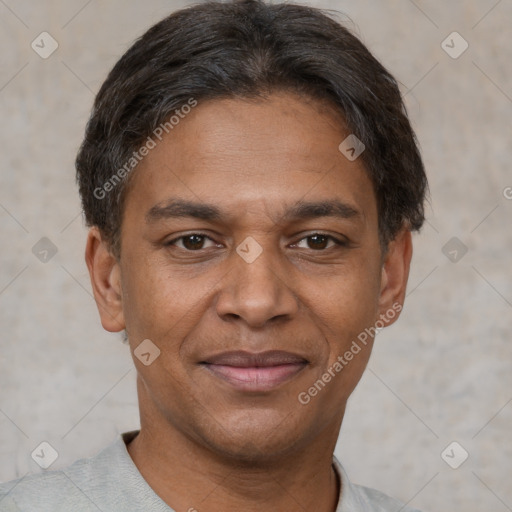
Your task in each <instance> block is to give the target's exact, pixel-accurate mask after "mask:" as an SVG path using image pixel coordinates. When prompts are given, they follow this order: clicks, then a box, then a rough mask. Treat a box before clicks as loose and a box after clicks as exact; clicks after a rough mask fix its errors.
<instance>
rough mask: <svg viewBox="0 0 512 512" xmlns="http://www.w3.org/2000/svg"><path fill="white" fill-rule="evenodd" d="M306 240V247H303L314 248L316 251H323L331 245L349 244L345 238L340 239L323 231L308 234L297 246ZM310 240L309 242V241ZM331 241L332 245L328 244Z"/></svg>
mask: <svg viewBox="0 0 512 512" xmlns="http://www.w3.org/2000/svg"><path fill="white" fill-rule="evenodd" d="M304 241H306V242H305V243H306V245H307V246H306V247H302V248H304V249H313V250H315V251H321V250H325V249H330V248H331V247H335V246H342V247H343V246H347V245H348V243H347V242H346V241H343V240H338V239H337V238H334V237H333V236H331V235H326V234H323V233H313V234H311V235H308V236H306V237H304V238H302V239H301V240H299V242H298V243H297V244H294V245H296V246H297V247H300V245H299V244H301V243H302V242H304ZM308 241H309V242H308ZM329 241H331V242H332V245H328V242H329Z"/></svg>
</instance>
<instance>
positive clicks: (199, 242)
mask: <svg viewBox="0 0 512 512" xmlns="http://www.w3.org/2000/svg"><path fill="white" fill-rule="evenodd" d="M202 239H203V237H202V236H200V235H189V236H187V237H185V238H184V240H183V244H184V245H185V247H186V248H187V249H200V248H201V245H202V241H203V240H202ZM191 240H194V241H193V242H192V243H189V242H190V241H191Z"/></svg>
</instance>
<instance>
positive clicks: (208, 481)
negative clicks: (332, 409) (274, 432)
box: [128, 421, 341, 512]
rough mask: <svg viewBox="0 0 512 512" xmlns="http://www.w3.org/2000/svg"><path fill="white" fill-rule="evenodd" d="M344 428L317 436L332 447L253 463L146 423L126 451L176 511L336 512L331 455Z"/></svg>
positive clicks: (310, 448) (315, 446)
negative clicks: (326, 440)
mask: <svg viewBox="0 0 512 512" xmlns="http://www.w3.org/2000/svg"><path fill="white" fill-rule="evenodd" d="M340 424H341V421H340V422H339V424H338V425H337V426H336V425H334V426H333V428H332V430H333V431H331V432H329V431H328V430H331V429H325V430H324V431H323V432H322V434H321V436H318V437H320V438H322V439H326V438H333V439H334V443H325V442H322V443H318V442H314V443H311V444H309V445H308V446H307V447H306V448H305V449H303V450H297V452H293V453H290V454H288V455H287V456H285V457H279V458H278V459H270V460H267V461H265V460H260V461H258V462H257V463H254V462H251V463H249V462H241V461H239V460H233V459H229V458H224V457H222V456H219V455H218V454H216V453H213V452H212V451H210V450H208V449H207V448H206V447H205V446H204V445H198V444H197V443H196V442H195V441H193V440H191V439H190V438H189V437H187V436H184V435H182V434H181V433H180V432H179V431H178V430H176V429H174V428H172V426H170V425H169V424H168V425H167V427H168V428H167V430H166V431H165V432H162V431H155V429H154V428H151V425H154V423H153V422H150V423H149V422H148V424H146V425H145V424H144V422H143V421H142V422H141V431H140V433H139V435H138V436H137V437H136V438H135V439H134V440H133V441H132V442H131V443H130V444H129V445H128V452H129V454H130V456H131V458H132V460H133V461H134V463H135V465H136V466H137V468H138V470H139V471H140V473H141V474H142V476H143V477H144V479H145V480H146V481H147V482H148V484H149V485H150V487H151V488H152V489H153V490H154V491H155V493H156V494H158V495H159V496H160V498H161V499H162V500H163V501H164V502H166V503H167V504H168V505H169V506H170V507H172V508H173V509H175V510H183V511H188V512H194V511H197V512H200V511H202V510H208V512H232V511H233V512H235V511H237V512H238V511H240V510H244V512H256V511H258V512H260V511H261V510H272V511H276V512H281V511H282V512H295V511H296V512H304V511H305V510H315V512H335V510H336V506H337V503H338V497H339V495H340V489H339V487H340V482H339V481H338V477H337V475H336V471H335V470H334V467H333V464H332V454H333V451H334V446H335V441H336V439H337V435H338V432H339V427H340ZM336 427H337V428H336ZM332 434H334V437H332Z"/></svg>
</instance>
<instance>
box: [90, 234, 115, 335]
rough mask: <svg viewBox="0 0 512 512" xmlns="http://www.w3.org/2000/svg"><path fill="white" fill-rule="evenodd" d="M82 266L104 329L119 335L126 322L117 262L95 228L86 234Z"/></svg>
mask: <svg viewBox="0 0 512 512" xmlns="http://www.w3.org/2000/svg"><path fill="white" fill-rule="evenodd" d="M85 262H86V264H87V268H88V269H89V276H90V278H91V285H92V290H93V293H94V299H95V300H96V305H97V307H98V311H99V313H100V318H101V324H102V325H103V328H104V329H105V330H107V331H109V332H119V331H122V330H123V329H125V322H124V315H123V303H122V293H121V271H120V267H119V262H118V261H117V259H116V258H115V257H114V255H113V254H112V253H111V252H110V250H109V247H108V244H107V243H106V242H105V241H104V240H103V238H102V236H101V233H100V231H99V229H98V228H97V227H96V226H93V227H92V228H91V229H90V230H89V235H88V237H87V246H86V249H85Z"/></svg>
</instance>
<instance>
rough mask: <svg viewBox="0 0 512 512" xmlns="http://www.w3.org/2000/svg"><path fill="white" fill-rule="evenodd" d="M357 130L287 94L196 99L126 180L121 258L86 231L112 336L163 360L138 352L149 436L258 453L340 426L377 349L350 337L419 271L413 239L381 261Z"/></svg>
mask: <svg viewBox="0 0 512 512" xmlns="http://www.w3.org/2000/svg"><path fill="white" fill-rule="evenodd" d="M348 134H349V133H348V132H346V131H344V129H343V120H342V118H341V117H339V114H336V113H335V112H334V111H333V110H332V109H330V108H329V106H328V105H324V104H322V103H320V102H317V101H312V100H308V101H305V100H304V99H301V98H299V97H296V96H294V95H292V94H289V93H274V94H272V95H271V96H269V97H268V98H267V99H260V100H251V101H249V100H238V99H225V100H212V101H208V102H204V103H199V105H198V106H197V107H196V108H195V109H193V110H192V112H191V113H190V114H188V116H187V117H186V118H185V119H183V120H181V122H180V123H179V125H178V126H176V127H175V128H174V129H173V131H171V132H170V133H169V134H168V135H167V136H166V138H164V139H163V140H162V142H161V143H160V144H159V145H157V147H156V148H154V149H153V150H152V151H151V152H150V153H149V154H148V156H146V157H145V159H144V160H143V161H142V162H141V164H140V165H139V167H138V168H137V170H136V172H135V174H134V175H133V177H132V178H133V179H132V180H131V183H130V187H129V189H128V192H127V195H126V202H125V211H124V217H123V222H122V232H121V258H120V260H119V262H117V261H116V260H115V259H114V258H113V257H112V256H111V255H110V253H108V250H107V248H106V246H105V244H104V243H103V242H101V237H100V235H99V233H98V232H97V230H95V229H93V230H91V233H90V236H89V242H88V249H87V261H88V265H89V268H90V271H91V276H92V280H93V287H94V291H95V295H96V299H97V301H98V304H99V306H100V308H99V309H100V314H101V317H102V323H103V326H104V327H105V328H106V329H107V330H111V331H119V330H121V329H122V328H126V330H127V333H128V337H129V342H130V346H131V349H132V352H133V351H134V350H135V349H136V348H137V347H138V346H139V344H140V343H141V342H142V341H143V340H148V339H149V340H151V343H152V344H154V345H155V346H156V347H158V349H159V350H160V355H159V356H158V357H157V358H156V359H155V360H154V361H153V362H152V363H151V364H149V365H147V366H146V365H144V364H143V363H142V362H141V361H140V360H139V359H138V358H137V357H135V356H134V363H135V365H136V367H137V370H138V376H139V401H140V406H141V415H142V424H143V427H144V415H146V416H151V419H152V423H153V424H154V425H158V424H159V425H164V424H165V425H167V426H168V427H170V428H172V429H173V430H175V431H176V432H181V433H183V435H186V436H187V437H188V438H191V439H193V440H194V441H195V442H197V443H199V444H200V445H202V446H205V447H208V449H211V450H214V451H216V452H217V453H219V454H225V455H229V456H235V457H237V458H238V459H244V458H245V459H247V460H254V459H257V458H265V457H270V456H271V455H272V456H275V455H276V454H279V453H284V452H289V451H291V450H293V449H299V448H301V447H303V446H306V445H307V444H308V443H309V444H310V443H311V442H312V441H313V440H314V439H315V438H316V437H317V436H319V435H320V434H321V433H322V432H324V433H325V431H326V429H327V431H333V432H334V431H336V429H339V425H340V423H341V419H342V416H343V413H344V410H345V403H346V401H347V398H348V397H349V395H350V393H351V392H352V391H353V389H354V387H355V385H356V384H357V382H358V381H359V379H360V377H361V375H362V372H363V370H364V368H365V366H366V364H367V361H368V358H369V355H370V351H371V345H372V339H371V336H370V337H368V338H367V340H366V344H363V343H361V342H359V343H358V346H359V351H357V353H355V352H356V351H355V349H354V348H353V347H354V341H357V340H358V336H359V335H360V334H361V333H362V332H364V331H365V329H366V328H369V327H372V326H374V324H375V323H376V321H377V320H379V317H381V315H384V314H386V312H387V310H389V309H390V308H392V307H393V304H396V303H401V302H402V300H403V295H404V290H405V283H406V281H407V274H408V268H409V260H410V234H409V232H408V231H404V232H402V233H401V234H399V236H398V237H397V239H396V240H395V242H392V243H391V245H390V250H389V251H388V253H387V256H386V258H382V252H381V247H380V245H379V237H378V223H377V220H378V219H377V206H376V198H375V195H374V192H373V187H372V183H371V181H370V179H369V178H368V176H367V174H366V172H365V169H364V167H363V163H362V161H361V158H358V159H356V160H355V161H349V160H348V159H347V158H345V156H344V155H343V154H342V153H341V152H340V151H339V149H338V146H339V145H340V143H341V142H342V141H343V140H344V139H345V138H346V137H347V135H348ZM396 309H397V308H396V307H395V313H396V314H393V318H392V319H390V318H386V319H385V320H384V321H383V323H384V324H386V323H391V322H392V321H394V320H395V319H396V318H397V316H398V314H397V312H396ZM146 343H147V342H146ZM150 346H152V345H150ZM351 347H352V350H351ZM347 351H349V352H350V351H352V355H353V357H352V358H350V360H347V357H345V355H346V353H347ZM146 357H147V356H146ZM340 357H341V358H343V361H344V363H343V364H341V363H340V359H339V358H340ZM336 362H338V365H336ZM339 365H342V369H341V370H339ZM326 373H328V374H329V375H331V378H330V379H327V378H325V377H322V376H325V374H326ZM319 380H320V381H322V382H323V383H324V385H323V386H322V385H319V384H318V381H319ZM326 381H327V382H326ZM315 383H317V385H316V388H315V389H316V392H315V391H308V390H311V389H312V387H315ZM308 397H309V399H308ZM301 398H302V399H301ZM306 402H307V403H306ZM336 435H337V434H336Z"/></svg>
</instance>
